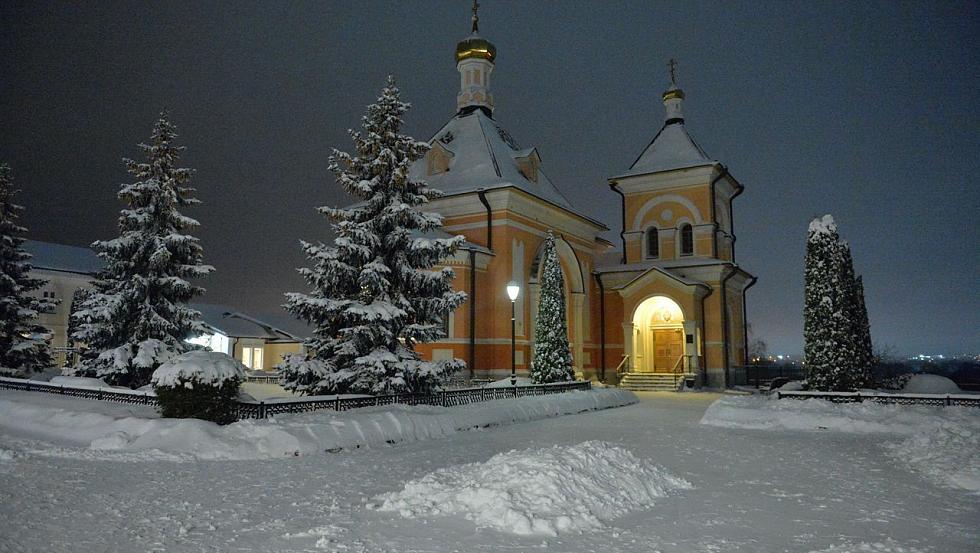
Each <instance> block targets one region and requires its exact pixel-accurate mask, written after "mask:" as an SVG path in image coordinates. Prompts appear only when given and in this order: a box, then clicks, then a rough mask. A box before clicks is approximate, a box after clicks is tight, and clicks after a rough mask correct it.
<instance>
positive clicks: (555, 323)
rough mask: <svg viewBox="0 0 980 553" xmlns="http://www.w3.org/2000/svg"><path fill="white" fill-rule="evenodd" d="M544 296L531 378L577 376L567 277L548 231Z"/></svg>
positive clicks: (549, 379) (558, 379)
mask: <svg viewBox="0 0 980 553" xmlns="http://www.w3.org/2000/svg"><path fill="white" fill-rule="evenodd" d="M541 262H542V263H543V267H542V269H541V299H540V301H539V303H538V319H537V323H536V324H535V327H534V358H533V359H532V360H531V379H532V380H534V382H536V383H547V382H564V381H567V380H575V369H574V368H573V367H572V350H571V347H570V346H569V345H568V319H567V317H566V310H565V278H564V276H563V275H562V272H561V264H560V263H559V262H558V250H557V249H556V248H555V236H554V235H553V234H552V233H551V231H548V237H547V238H546V239H545V244H544V252H543V253H542V261H541Z"/></svg>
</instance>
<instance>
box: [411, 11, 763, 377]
mask: <svg viewBox="0 0 980 553" xmlns="http://www.w3.org/2000/svg"><path fill="white" fill-rule="evenodd" d="M477 31H478V28H477V17H476V15H475V14H474V17H473V34H472V35H471V36H469V37H467V38H466V39H464V40H462V41H461V42H459V44H458V45H457V47H456V67H457V69H458V70H459V75H460V90H459V93H458V94H457V106H456V107H457V112H456V114H455V115H454V116H453V117H452V118H451V119H450V120H449V121H448V122H446V124H445V125H443V126H442V128H441V129H439V131H438V132H436V133H435V134H434V135H433V136H432V138H431V140H430V141H429V144H430V145H431V150H430V151H429V153H428V154H427V155H426V157H425V158H424V159H422V160H420V161H419V162H417V163H416V165H415V166H414V167H413V177H415V178H420V179H425V180H426V181H428V182H429V183H430V184H431V185H432V186H433V187H435V188H437V189H439V190H442V191H443V192H444V193H445V196H443V197H442V198H440V199H439V200H437V201H435V202H433V203H432V204H430V206H429V207H428V208H427V209H430V210H432V211H436V212H438V213H440V214H442V215H443V217H444V231H445V232H446V233H447V234H449V235H457V234H459V235H463V236H464V237H465V238H466V242H465V244H464V246H463V248H462V249H461V250H460V251H459V252H458V253H457V255H456V256H455V258H453V259H451V260H447V263H448V264H449V265H451V266H452V267H453V269H454V270H455V272H456V280H455V287H456V289H458V290H462V291H465V292H466V293H467V294H468V295H469V299H468V301H467V302H466V303H464V304H463V305H462V306H460V307H459V308H458V309H457V310H456V312H454V313H452V314H451V316H450V317H449V318H448V321H447V323H448V324H447V326H448V337H447V338H446V339H445V340H443V341H440V342H437V343H432V344H425V345H422V346H420V347H419V349H420V351H421V352H422V353H423V355H425V356H431V357H432V358H436V359H441V358H450V357H457V358H460V359H463V360H464V361H466V362H467V365H468V368H469V371H470V374H471V376H477V377H483V376H490V377H499V376H502V375H503V374H505V373H506V374H509V372H510V366H511V325H510V314H511V305H510V299H509V298H508V296H507V293H506V285H507V283H508V282H509V281H512V280H513V281H516V282H517V283H518V284H520V286H521V294H520V296H519V297H518V299H517V301H516V304H515V308H516V334H517V352H516V363H517V369H518V371H519V372H522V371H526V370H527V369H528V367H529V364H530V359H531V357H530V356H531V351H532V342H533V336H534V332H533V329H534V324H535V317H536V312H537V302H538V284H537V283H538V277H539V271H540V263H539V261H540V258H541V246H542V243H543V241H544V239H545V236H546V235H547V233H548V231H549V230H551V231H552V232H554V234H555V236H556V242H557V245H558V253H559V257H560V259H561V264H562V269H563V273H564V277H565V288H566V290H565V292H566V301H567V312H568V330H569V341H570V343H571V346H572V353H573V357H574V364H575V368H576V371H577V372H578V373H580V375H582V376H584V377H586V378H592V377H595V378H599V379H601V380H604V381H607V382H612V381H619V380H621V383H622V384H623V385H624V386H628V387H633V388H636V389H648V388H674V389H676V387H677V386H679V385H680V383H681V381H682V379H684V378H685V376H686V377H687V378H688V379H693V380H696V381H697V382H698V383H699V384H701V385H705V386H710V387H718V388H720V387H725V386H728V385H730V383H731V370H732V368H733V367H736V366H739V365H743V364H744V363H745V357H746V345H747V334H746V322H745V292H746V290H747V289H748V288H749V287H751V286H752V285H753V284H754V283H755V280H756V279H755V277H754V276H752V275H751V274H749V273H748V272H746V271H745V270H743V269H742V268H741V267H739V266H738V264H736V262H735V231H734V224H733V213H732V201H733V200H734V199H735V198H736V197H737V196H738V195H739V194H741V193H742V190H743V188H742V185H741V184H740V183H739V182H738V181H737V180H736V179H735V177H734V176H733V175H731V174H730V173H729V172H728V170H727V169H726V167H725V166H724V165H723V164H722V163H720V162H718V161H715V160H712V159H711V158H709V157H708V155H707V154H706V153H705V152H704V150H702V149H701V148H700V147H699V146H698V144H697V143H696V142H695V141H694V140H693V139H692V138H691V136H690V134H688V132H687V128H686V127H685V123H684V112H683V102H684V92H683V91H682V90H681V89H680V88H678V87H677V86H676V84H672V85H671V86H670V87H669V88H668V89H667V91H666V92H664V94H663V103H664V106H665V108H666V116H665V119H664V123H663V126H662V127H661V128H660V130H659V131H658V132H656V133H653V132H651V134H652V135H653V139H652V140H651V142H650V143H649V144H648V145H646V147H645V148H642V149H641V147H642V145H637V150H638V151H640V154H639V156H638V157H637V158H636V161H635V162H633V164H632V165H631V166H630V167H628V168H615V167H611V168H610V173H611V174H613V175H614V176H612V177H609V178H608V182H606V183H601V186H604V187H608V188H609V194H613V195H616V196H618V198H619V199H620V200H621V202H622V214H623V215H622V216H623V224H622V227H621V229H617V230H618V232H617V234H618V235H619V240H617V243H615V244H614V243H611V242H609V241H608V240H606V239H604V238H602V236H601V234H602V233H603V232H606V231H609V230H610V229H609V227H607V226H606V225H605V224H603V223H602V222H601V221H597V220H595V219H593V218H591V217H590V216H588V215H586V214H585V213H584V212H583V211H582V210H580V209H579V208H578V207H577V206H575V205H572V204H571V203H570V202H569V201H568V199H567V198H566V197H565V196H564V195H563V194H562V193H561V191H560V188H559V187H558V186H557V185H556V184H555V183H553V182H552V181H551V180H550V179H549V178H548V176H547V175H546V174H545V171H544V169H543V167H542V163H541V158H540V156H539V155H538V152H537V150H536V149H535V148H534V147H522V146H520V145H518V143H517V142H516V141H515V140H514V139H513V138H512V137H511V135H510V134H509V133H508V132H507V131H506V130H505V129H504V127H503V126H502V125H501V122H499V121H497V120H496V119H495V118H494V111H493V109H494V97H493V94H492V92H491V88H490V76H491V73H492V72H493V70H494V68H495V67H496V66H495V62H496V47H495V46H494V45H493V44H492V43H490V42H489V41H488V40H486V39H484V38H482V37H480V36H479V34H478V32H477ZM671 80H672V81H673V76H672V77H671ZM597 185H600V184H598V183H597Z"/></svg>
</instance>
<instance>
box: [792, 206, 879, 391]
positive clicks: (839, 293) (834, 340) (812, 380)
mask: <svg viewBox="0 0 980 553" xmlns="http://www.w3.org/2000/svg"><path fill="white" fill-rule="evenodd" d="M856 290H857V281H856V279H855V276H854V268H853V263H852V261H851V255H850V248H849V247H848V246H847V244H846V243H845V242H843V241H842V240H841V239H840V235H839V234H838V232H837V225H836V223H834V219H833V217H831V216H830V215H825V216H824V217H822V218H819V219H814V220H813V221H812V222H811V223H810V226H809V230H808V236H807V247H806V260H805V290H804V306H803V338H804V345H803V355H804V366H805V369H806V385H807V387H808V388H810V389H814V390H829V391H847V390H856V389H858V388H861V387H864V386H867V385H869V383H870V372H869V371H870V367H869V365H868V363H867V360H866V359H865V356H864V354H863V350H862V346H861V342H862V338H861V337H860V333H859V330H858V326H859V325H858V324H857V321H856V319H857V317H858V316H857V311H858V309H857V307H856V303H857V300H856Z"/></svg>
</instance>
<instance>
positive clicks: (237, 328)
mask: <svg viewBox="0 0 980 553" xmlns="http://www.w3.org/2000/svg"><path fill="white" fill-rule="evenodd" d="M189 307H190V308H191V309H196V310H197V311H200V312H201V319H202V320H203V321H204V324H206V325H208V326H209V327H211V328H213V329H215V330H217V331H219V332H221V333H222V334H224V335H226V336H233V337H235V338H262V339H265V340H272V341H282V342H298V341H300V338H299V337H298V336H296V335H294V334H292V333H290V332H287V331H285V330H283V329H281V328H279V327H277V326H274V325H272V324H270V323H268V322H265V321H261V320H259V319H256V318H254V317H250V316H248V315H245V314H244V313H241V312H238V311H235V310H234V309H233V308H231V307H229V306H227V305H215V304H207V303H192V304H190V306H189Z"/></svg>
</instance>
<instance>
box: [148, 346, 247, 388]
mask: <svg viewBox="0 0 980 553" xmlns="http://www.w3.org/2000/svg"><path fill="white" fill-rule="evenodd" d="M233 378H237V379H238V380H239V381H244V380H245V365H242V364H241V363H240V362H238V361H237V360H236V359H234V358H232V357H231V356H229V355H228V354H226V353H220V352H215V351H189V352H187V353H184V354H181V355H178V356H177V357H175V358H174V359H173V360H172V361H169V362H167V363H164V364H162V365H160V367H159V368H158V369H157V370H155V371H153V378H152V379H151V380H150V381H151V382H152V383H153V385H154V386H170V387H175V386H181V385H184V383H185V382H192V381H193V382H198V383H201V384H213V385H216V386H220V385H221V384H223V383H225V382H226V381H228V380H231V379H233Z"/></svg>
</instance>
